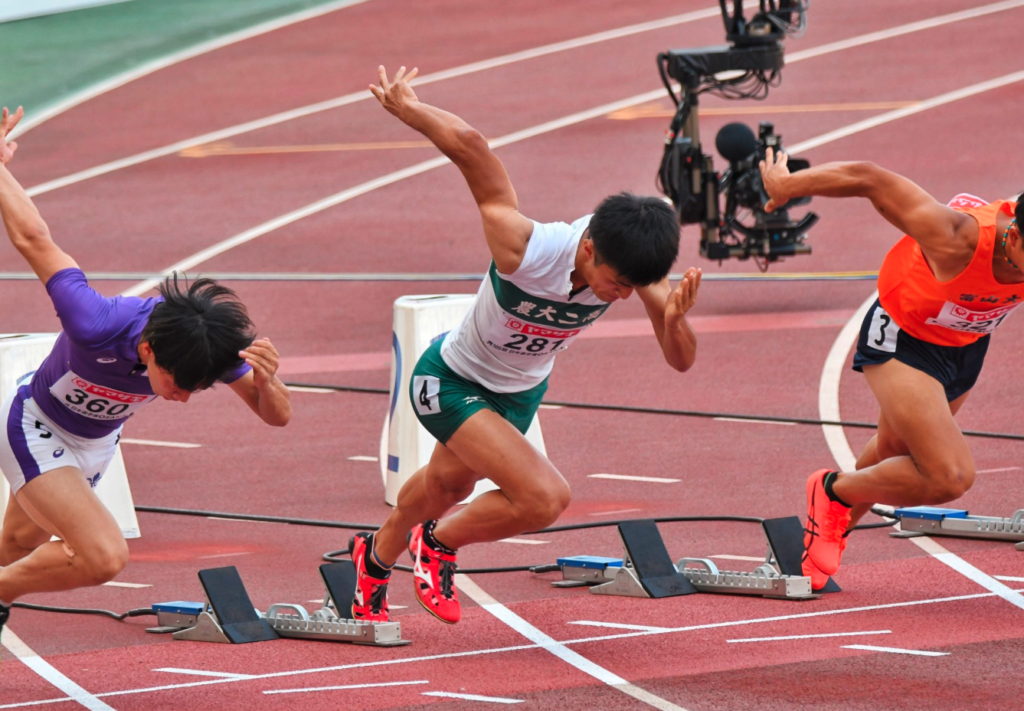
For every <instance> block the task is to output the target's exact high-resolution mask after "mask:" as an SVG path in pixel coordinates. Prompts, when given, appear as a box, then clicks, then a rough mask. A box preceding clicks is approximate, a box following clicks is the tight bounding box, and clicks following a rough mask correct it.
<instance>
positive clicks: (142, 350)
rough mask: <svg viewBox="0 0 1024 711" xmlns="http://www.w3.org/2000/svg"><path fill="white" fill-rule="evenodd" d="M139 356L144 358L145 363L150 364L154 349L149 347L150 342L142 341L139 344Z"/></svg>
mask: <svg viewBox="0 0 1024 711" xmlns="http://www.w3.org/2000/svg"><path fill="white" fill-rule="evenodd" d="M139 355H140V356H141V357H142V361H143V362H144V363H147V364H148V363H149V361H150V359H152V357H153V347H152V346H151V345H149V341H142V342H141V343H139Z"/></svg>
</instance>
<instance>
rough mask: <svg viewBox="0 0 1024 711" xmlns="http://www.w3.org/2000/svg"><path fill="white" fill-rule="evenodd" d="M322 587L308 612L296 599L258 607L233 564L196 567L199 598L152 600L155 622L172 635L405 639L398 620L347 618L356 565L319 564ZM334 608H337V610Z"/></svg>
mask: <svg viewBox="0 0 1024 711" xmlns="http://www.w3.org/2000/svg"><path fill="white" fill-rule="evenodd" d="M320 575H321V577H323V579H324V585H325V586H326V593H325V595H324V604H323V607H322V608H321V609H319V610H316V611H315V612H313V613H312V614H310V613H309V612H307V611H306V609H305V608H304V607H302V606H301V605H292V604H289V603H278V604H275V605H271V606H270V608H269V609H268V610H267V612H266V613H261V612H260V611H259V610H257V609H256V608H255V607H253V604H252V602H251V601H250V599H249V594H248V593H247V592H246V590H245V586H244V585H243V584H242V579H241V577H240V576H239V574H238V569H237V568H235V567H234V566H231V567H227V568H212V569H209V570H200V571H199V580H200V582H201V583H202V585H203V590H204V591H205V592H206V601H205V602H203V603H190V602H172V603H161V604H157V605H154V606H153V609H154V610H156V612H157V619H158V621H159V623H160V626H159V627H154V628H151V629H149V630H147V631H148V632H157V633H166V632H172V633H173V637H174V638H175V639H184V640H190V641H195V642H222V643H232V644H245V643H248V642H263V641H267V640H271V639H278V638H280V637H292V638H297V639H315V640H324V641H330V642H349V643H352V644H362V645H370V646H375V647H397V646H402V645H406V644H410V641H409V640H403V639H402V626H401V623H399V622H366V621H364V620H353V619H351V618H350V614H351V613H350V610H351V605H352V597H353V594H354V591H355V580H356V571H355V567H354V566H353V565H352V562H351V561H343V562H340V563H329V564H324V565H321V566H320ZM339 611H340V612H339Z"/></svg>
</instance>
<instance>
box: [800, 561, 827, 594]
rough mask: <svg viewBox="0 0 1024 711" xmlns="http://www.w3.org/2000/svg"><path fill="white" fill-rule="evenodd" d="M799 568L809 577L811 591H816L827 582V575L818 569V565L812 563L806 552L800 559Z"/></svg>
mask: <svg viewBox="0 0 1024 711" xmlns="http://www.w3.org/2000/svg"><path fill="white" fill-rule="evenodd" d="M800 570H801V572H803V574H804V575H805V576H807V577H808V578H810V579H811V592H818V591H819V590H821V589H822V588H823V587H825V586H826V585H827V584H828V576H827V575H825V574H824V573H823V572H821V571H820V570H818V566H816V565H815V564H814V561H812V560H811V559H810V558H808V557H807V553H806V552H805V553H804V557H803V559H802V560H801V561H800Z"/></svg>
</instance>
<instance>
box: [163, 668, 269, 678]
mask: <svg viewBox="0 0 1024 711" xmlns="http://www.w3.org/2000/svg"><path fill="white" fill-rule="evenodd" d="M153 671H155V672H166V673H168V674H192V675H193V676H213V677H218V678H221V679H254V678H255V677H253V676H252V675H251V674H233V673H231V672H215V671H204V670H201V669H178V668H177V667H164V668H162V669H154V670H153Z"/></svg>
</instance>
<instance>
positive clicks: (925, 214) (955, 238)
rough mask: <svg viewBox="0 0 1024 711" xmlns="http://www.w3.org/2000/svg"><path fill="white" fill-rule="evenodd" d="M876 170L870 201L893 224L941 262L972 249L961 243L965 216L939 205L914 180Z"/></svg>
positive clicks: (874, 169)
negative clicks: (944, 258) (945, 258)
mask: <svg viewBox="0 0 1024 711" xmlns="http://www.w3.org/2000/svg"><path fill="white" fill-rule="evenodd" d="M872 169H873V171H874V175H873V176H872V180H871V186H872V189H871V191H870V192H869V194H868V198H869V199H870V200H871V204H872V205H873V206H874V208H875V210H877V211H878V213H879V214H880V215H881V216H882V217H884V218H885V219H886V220H887V221H888V222H889V223H891V224H892V225H894V226H895V227H896V228H897V229H899V230H900V231H901V232H903V233H904V234H906V235H909V236H910V237H912V238H913V239H914V240H915V241H917V243H918V244H920V245H921V248H922V249H923V250H925V252H926V253H929V254H930V255H935V256H937V257H939V258H941V257H942V255H950V254H959V253H960V252H961V251H963V250H964V249H967V248H968V246H967V245H965V244H962V243H961V242H962V240H961V228H962V227H963V225H964V220H965V219H967V218H966V217H965V216H964V215H963V214H962V213H960V212H957V211H956V210H954V209H952V208H950V207H948V206H946V205H943V204H942V203H940V202H938V201H937V200H936V199H935V198H933V197H932V196H931V195H929V194H928V193H927V192H926V191H925V190H924V189H923V188H921V187H920V186H919V185H917V184H916V183H914V182H913V181H912V180H909V179H907V178H904V177H903V176H901V175H897V174H896V173H893V172H890V171H888V170H884V169H882V168H878V167H877V166H873V167H872ZM970 251H972V252H973V249H972V248H971V249H970Z"/></svg>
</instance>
